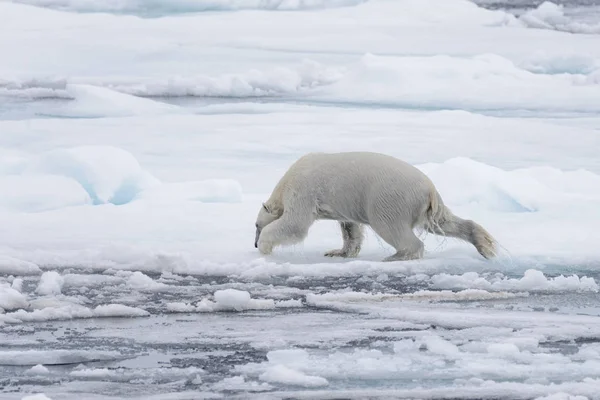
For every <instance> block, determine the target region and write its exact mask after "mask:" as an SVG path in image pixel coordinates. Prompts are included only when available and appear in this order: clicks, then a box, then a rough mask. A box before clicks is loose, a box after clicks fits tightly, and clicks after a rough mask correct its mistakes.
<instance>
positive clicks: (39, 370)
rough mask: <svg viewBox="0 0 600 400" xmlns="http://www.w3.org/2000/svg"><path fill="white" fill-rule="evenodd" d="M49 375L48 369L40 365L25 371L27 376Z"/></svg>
mask: <svg viewBox="0 0 600 400" xmlns="http://www.w3.org/2000/svg"><path fill="white" fill-rule="evenodd" d="M49 373H50V371H49V370H48V368H46V367H44V366H43V365H42V364H37V365H34V366H33V367H31V368H29V369H28V370H27V374H29V375H47V374H49Z"/></svg>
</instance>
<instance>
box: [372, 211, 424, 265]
mask: <svg viewBox="0 0 600 400" xmlns="http://www.w3.org/2000/svg"><path fill="white" fill-rule="evenodd" d="M395 222H396V223H397V224H395V225H391V224H390V223H389V222H388V221H377V222H375V223H372V224H371V228H373V230H374V231H375V233H377V235H379V236H380V237H381V238H382V239H383V240H385V241H386V242H387V243H388V244H389V245H391V246H392V247H393V248H394V249H396V253H395V254H392V255H391V256H389V257H386V258H384V259H383V261H406V260H416V259H419V258H422V257H423V253H424V250H425V245H424V244H423V242H422V241H421V240H420V239H419V238H418V237H417V236H416V235H415V233H414V232H413V230H412V228H411V227H410V225H409V224H407V223H405V222H398V221H395Z"/></svg>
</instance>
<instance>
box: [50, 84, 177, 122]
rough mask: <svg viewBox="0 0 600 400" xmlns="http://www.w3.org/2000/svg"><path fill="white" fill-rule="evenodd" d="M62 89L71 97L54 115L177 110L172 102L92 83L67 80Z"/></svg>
mask: <svg viewBox="0 0 600 400" xmlns="http://www.w3.org/2000/svg"><path fill="white" fill-rule="evenodd" d="M65 90H66V92H67V95H68V96H69V97H71V98H73V101H72V102H69V104H68V105H67V106H66V107H65V109H64V110H60V111H55V112H53V114H52V115H53V116H55V117H77V118H99V117H107V116H112V117H124V116H131V115H156V114H161V113H170V112H177V107H175V106H170V105H167V104H164V103H159V102H156V101H152V100H148V99H142V98H139V97H134V96H129V95H126V94H123V93H119V92H115V91H114V90H110V89H106V88H102V87H97V86H92V85H83V84H79V85H76V84H68V85H66V87H65Z"/></svg>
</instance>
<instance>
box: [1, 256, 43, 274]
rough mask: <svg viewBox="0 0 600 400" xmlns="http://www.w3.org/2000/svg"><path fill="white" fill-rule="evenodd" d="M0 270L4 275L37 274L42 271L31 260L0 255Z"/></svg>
mask: <svg viewBox="0 0 600 400" xmlns="http://www.w3.org/2000/svg"><path fill="white" fill-rule="evenodd" d="M0 272H1V273H2V274H6V275H37V274H40V273H41V272H42V271H41V270H40V267H38V266H37V265H36V264H34V263H32V262H29V261H25V260H19V259H17V258H13V257H9V256H6V255H0Z"/></svg>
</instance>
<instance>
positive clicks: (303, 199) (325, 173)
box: [254, 152, 496, 261]
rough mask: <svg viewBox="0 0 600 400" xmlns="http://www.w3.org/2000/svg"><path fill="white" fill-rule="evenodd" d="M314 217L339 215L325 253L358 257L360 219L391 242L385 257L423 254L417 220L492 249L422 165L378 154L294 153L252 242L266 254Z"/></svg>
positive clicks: (483, 250) (295, 237) (304, 230)
mask: <svg viewBox="0 0 600 400" xmlns="http://www.w3.org/2000/svg"><path fill="white" fill-rule="evenodd" d="M319 219H321V220H323V219H324V220H336V221H339V223H340V226H341V229H342V237H343V240H344V243H343V247H342V248H341V249H339V250H332V251H329V252H327V253H325V255H326V256H329V257H335V256H337V257H356V256H357V255H358V253H359V252H360V248H361V245H362V241H363V226H364V225H370V226H371V228H372V229H373V230H374V231H375V233H377V234H378V235H379V236H380V237H381V238H382V239H383V240H385V241H386V242H387V243H388V244H390V245H391V246H393V247H394V248H395V249H396V253H395V254H393V255H391V256H389V257H387V258H385V259H384V260H383V261H396V260H411V259H417V258H421V257H423V249H424V245H423V242H422V241H421V240H419V238H417V236H415V234H414V232H413V229H414V228H417V227H421V228H424V229H425V230H426V231H428V232H430V233H434V234H438V235H445V236H449V237H455V238H459V239H462V240H464V241H467V242H469V243H471V244H473V246H475V248H476V249H477V251H479V253H480V254H481V255H482V256H483V257H485V258H486V259H489V258H492V257H494V256H495V255H496V241H495V239H494V238H493V237H492V236H491V235H490V234H489V233H488V232H487V231H486V230H485V229H484V228H483V227H481V226H480V225H479V224H477V223H475V222H473V221H470V220H464V219H461V218H459V217H457V216H456V215H454V214H452V212H451V211H450V210H449V209H448V208H447V207H446V206H445V205H444V203H443V201H442V198H441V196H440V195H439V193H438V192H437V190H436V188H435V186H434V185H433V182H432V181H431V180H430V179H429V178H428V177H427V176H426V175H425V174H424V173H422V172H421V171H420V170H419V169H417V168H415V167H413V166H412V165H410V164H408V163H406V162H404V161H401V160H399V159H396V158H394V157H391V156H388V155H384V154H379V153H371V152H348V153H333V154H329V153H309V154H307V155H305V156H303V157H301V158H300V159H298V160H297V161H296V162H295V163H294V164H292V166H291V167H290V168H289V169H288V171H287V172H286V173H285V174H284V175H283V177H282V178H281V180H280V181H279V182H278V183H277V186H276V187H275V189H274V190H273V193H272V194H271V196H270V197H269V199H268V200H267V201H266V202H265V203H264V204H263V205H262V207H261V209H260V211H259V213H258V217H257V220H256V238H255V243H254V245H255V247H257V248H258V249H259V251H260V252H261V253H262V254H270V253H271V252H272V251H273V248H274V247H275V246H278V245H290V244H295V243H299V242H301V241H303V240H304V239H305V238H306V235H307V234H308V229H309V228H310V226H311V225H312V224H313V223H314V222H315V221H316V220H319Z"/></svg>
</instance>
